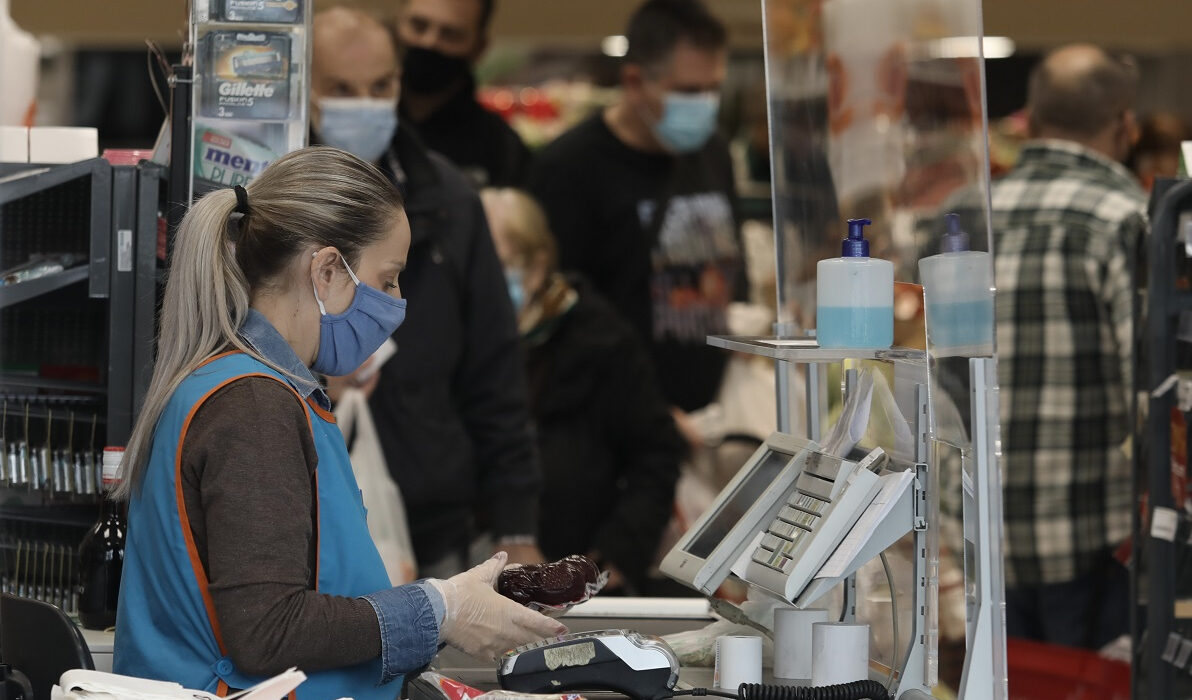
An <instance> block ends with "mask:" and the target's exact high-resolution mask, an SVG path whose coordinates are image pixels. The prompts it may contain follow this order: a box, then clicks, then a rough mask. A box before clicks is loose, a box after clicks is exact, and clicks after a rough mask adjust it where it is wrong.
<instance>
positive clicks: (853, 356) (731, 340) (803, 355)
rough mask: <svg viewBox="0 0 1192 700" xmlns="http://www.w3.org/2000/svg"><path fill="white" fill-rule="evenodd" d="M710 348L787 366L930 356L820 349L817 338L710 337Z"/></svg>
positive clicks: (918, 359)
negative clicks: (781, 361) (766, 359)
mask: <svg viewBox="0 0 1192 700" xmlns="http://www.w3.org/2000/svg"><path fill="white" fill-rule="evenodd" d="M708 345H711V346H713V347H718V348H724V349H725V350H732V351H734V352H744V353H748V354H750V355H761V356H762V357H769V358H771V359H774V360H785V361H787V362H807V363H810V362H840V361H842V360H901V361H910V362H922V363H926V362H927V353H926V352H925V351H923V350H915V349H913V348H903V347H891V348H868V349H865V348H821V347H820V346H819V344H818V343H816V342H815V338H777V337H768V336H745V335H710V336H708Z"/></svg>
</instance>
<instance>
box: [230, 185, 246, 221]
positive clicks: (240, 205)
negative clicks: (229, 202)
mask: <svg viewBox="0 0 1192 700" xmlns="http://www.w3.org/2000/svg"><path fill="white" fill-rule="evenodd" d="M232 191H233V192H235V193H236V208H235V209H234V210H233V211H235V212H236V213H238V214H245V215H247V214H248V190H246V189H244V187H242V186H241V185H236V186H235V187H233V188H232Z"/></svg>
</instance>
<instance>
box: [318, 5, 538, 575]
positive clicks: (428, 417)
mask: <svg viewBox="0 0 1192 700" xmlns="http://www.w3.org/2000/svg"><path fill="white" fill-rule="evenodd" d="M400 86H401V69H400V67H399V65H398V53H397V51H396V48H395V46H394V43H393V37H392V36H391V35H390V33H389V32H388V31H386V29H385V28H384V27H383V26H382V25H381V24H380V23H379V22H377V20H375V19H374V18H372V17H371V16H369V15H367V14H365V13H364V12H361V11H359V10H354V9H348V8H343V7H337V8H332V9H329V10H325V11H323V12H320V13H318V14H316V15H315V17H314V26H313V47H312V60H311V91H312V105H311V107H312V109H311V116H312V124H313V136H314V139H315V140H316V141H318V142H320V143H323V144H326V145H329V146H335V147H337V148H341V149H343V150H346V151H350V152H352V153H353V154H355V155H356V156H359V157H360V158H361V159H363V160H367V161H369V162H372V163H375V164H376V165H377V166H378V167H379V168H380V169H381V171H382V172H384V173H386V174H387V175H389V177H390V178H391V179H392V180H393V182H394V183H395V184H396V185H397V187H398V189H400V190H401V191H402V193H403V194H404V196H405V205H406V207H405V210H406V213H407V215H408V216H409V219H410V230H411V240H410V255H409V260H408V263H407V266H406V269H405V271H404V272H403V273H402V289H403V290H404V292H405V295H406V296H407V297H408V298H410V299H412V300H416V301H414V302H413V303H412V304H411V308H410V313H409V315H408V317H407V318H406V320H405V322H404V323H403V325H402V327H401V328H399V329H398V330H397V332H396V333H394V334H393V340H394V341H395V342H396V343H397V346H398V355H397V356H396V358H395V359H394V360H393V361H390V362H388V363H386V364H385V366H384V367H383V368H382V369H381V371H380V372H379V373H378V375H377V376H378V377H379V378H378V379H377V380H376V381H377V383H376V385H375V387H376V388H375V391H373V392H372V395H371V400H370V406H371V408H372V412H373V418H374V420H375V421H376V424H377V432H378V438H379V441H380V443H381V448H382V450H383V451H384V454H385V460H386V462H387V463H388V466H389V470H390V472H391V473H392V474H393V477H394V480H395V481H396V482H397V483H398V485H399V486H400V487H401V491H402V495H403V497H404V498H405V502H406V507H407V514H408V516H409V522H410V535H411V539H412V540H413V544H414V554H415V557H416V558H417V560H418V568H419V572H418V573H419V574H420V575H423V576H436V575H445V574H449V573H452V572H456V571H461V570H463V569H464V568H466V565H467V564H468V559H467V552H468V548H469V544H470V542H471V540H472V538H473V536H474V535H476V534H478V533H477V532H476V529H477V528H476V525H475V521H474V518H473V516H474V513H475V512H476V510H477V509H478V507H479V506H480V505H481V504H482V503H483V506H484V508H483V509H482V510H483V512H484V515H486V517H487V520H488V529H489V531H490V532H491V534H492V535H493V539H494V541H495V543H496V545H497V547H499V548H500V549H502V550H505V551H507V552H508V553H509V560H510V561H512V562H520V563H532V562H536V561H541V556H542V555H541V553H540V552H539V550H538V547H537V545H536V537H535V533H536V529H537V522H538V515H537V511H538V489H539V483H540V477H539V469H538V461H537V457H536V454H535V452H534V446H533V438H532V436H531V435H530V431H529V416H528V411H527V408H526V388H525V370H524V368H523V365H522V361H521V356H520V355H519V346H518V333H517V326H516V322H515V320H514V314H513V307H512V304H510V302H509V297H508V295H507V294H506V293H505V288H506V285H505V279H504V275H503V274H502V271H501V263H500V260H498V258H497V254H496V251H495V250H494V248H493V245H492V240H491V238H490V236H489V232H488V225H487V223H486V221H485V218H484V210H483V208H482V207H481V205H480V199H479V197H478V196H477V194H476V192H475V190H474V189H473V188H472V187H471V186H470V184H469V183H468V181H467V180H466V179H465V177H464V175H463V174H462V173H460V172H459V171H458V170H457V169H456V168H454V167H453V166H452V165H451V164H450V163H448V162H447V161H446V160H445V159H444V158H443V157H441V156H440V155H439V154H437V153H434V152H431V151H428V150H427V148H426V147H425V146H424V145H422V143H421V142H420V141H419V140H418V139H417V138H416V137H415V136H414V135H413V134H411V133H410V132H409V131H408V129H406V128H405V126H404V122H403V123H400V124H399V119H398V117H397V114H398V113H397V109H396V107H397V101H398V96H399V93H400V91H401V90H400ZM339 386H340V384H339V382H335V381H330V382H329V387H328V388H329V390H330V391H331V393H332V397H333V398H335V394H336V390H337V389H338V388H339ZM369 388H370V387H367V386H366V387H365V389H366V391H367V390H368V389H369Z"/></svg>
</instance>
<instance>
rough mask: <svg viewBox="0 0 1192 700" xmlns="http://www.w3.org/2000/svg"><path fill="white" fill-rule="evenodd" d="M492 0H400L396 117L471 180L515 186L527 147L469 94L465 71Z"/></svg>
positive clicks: (480, 48)
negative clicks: (399, 84)
mask: <svg viewBox="0 0 1192 700" xmlns="http://www.w3.org/2000/svg"><path fill="white" fill-rule="evenodd" d="M493 6H494V0H404V2H403V3H402V4H401V5H400V6H399V9H398V17H397V25H396V30H397V36H398V39H399V41H401V44H402V47H403V48H404V50H405V60H404V61H403V64H404V65H403V67H402V75H401V81H402V95H403V99H402V102H401V116H402V119H404V120H406V122H407V123H409V124H412V125H413V126H414V128H415V129H417V131H418V135H419V136H421V137H422V139H423V140H424V141H425V142H426V144H427V145H428V146H430V147H431V148H432V149H434V150H435V151H438V152H439V153H442V154H443V155H444V156H446V157H447V159H448V160H450V161H451V162H452V163H454V164H455V166H456V167H458V168H459V169H460V170H462V171H463V172H464V174H465V175H467V176H468V179H469V180H471V181H472V183H473V184H474V185H476V186H477V187H490V186H491V187H509V186H519V185H521V184H522V183H523V182H525V179H526V177H527V175H528V174H529V168H530V151H529V149H527V148H526V146H525V144H523V143H522V140H521V138H520V137H519V136H518V135H517V132H515V131H514V130H513V129H512V128H511V127H510V126H509V125H508V124H506V123H505V120H504V119H502V118H501V117H500V116H499V115H497V114H496V113H495V112H491V111H489V110H488V109H486V108H485V107H484V106H483V105H481V104H480V103H479V102H477V100H476V79H475V78H474V77H473V75H472V70H473V68H474V66H475V65H476V61H478V60H479V59H480V56H481V55H482V54H483V53H484V50H485V49H486V48H487V47H488V27H489V24H490V22H491V21H492V16H493V10H494V7H493Z"/></svg>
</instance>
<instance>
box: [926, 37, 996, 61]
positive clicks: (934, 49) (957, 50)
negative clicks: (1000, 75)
mask: <svg viewBox="0 0 1192 700" xmlns="http://www.w3.org/2000/svg"><path fill="white" fill-rule="evenodd" d="M1015 48H1016V47H1015V45H1014V40H1013V39H1011V38H1010V37H1008V36H987V37H985V38H984V39H983V40H982V41H981V49H982V54H984V56H985V58H1008V57H1010V56H1013V55H1014V49H1015ZM930 53H931V55H932V57H933V58H976V57H977V37H975V36H949V37H945V38H943V39H937V40H936V41H933V42H931V48H930Z"/></svg>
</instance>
